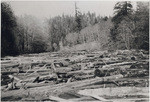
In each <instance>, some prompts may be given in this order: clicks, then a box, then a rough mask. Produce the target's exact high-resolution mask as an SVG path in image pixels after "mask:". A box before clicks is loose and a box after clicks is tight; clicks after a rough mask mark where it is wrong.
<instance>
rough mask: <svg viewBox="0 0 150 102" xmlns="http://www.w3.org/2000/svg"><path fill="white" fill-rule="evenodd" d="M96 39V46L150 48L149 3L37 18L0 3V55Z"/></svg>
mask: <svg viewBox="0 0 150 102" xmlns="http://www.w3.org/2000/svg"><path fill="white" fill-rule="evenodd" d="M91 42H96V43H97V44H98V45H100V46H98V47H97V49H100V50H102V49H107V50H118V49H123V50H124V49H128V50H130V49H137V50H138V49H144V50H149V3H148V2H137V6H136V10H135V9H133V5H132V4H131V2H129V1H123V2H117V3H116V5H115V7H114V16H112V17H110V16H109V17H107V16H105V17H103V16H101V15H96V14H95V13H91V12H88V13H82V12H80V11H79V10H78V9H75V14H74V16H71V15H65V14H63V15H62V16H56V17H52V18H48V19H45V21H44V22H41V21H39V20H38V19H37V18H36V17H34V16H31V15H24V16H20V17H18V16H16V15H15V14H14V12H13V10H12V8H11V6H10V5H9V4H7V3H6V2H2V3H1V56H2V57H4V56H8V55H9V56H16V55H20V54H29V53H42V52H54V51H59V50H61V49H63V48H66V47H68V48H70V47H73V46H76V45H82V44H88V43H91Z"/></svg>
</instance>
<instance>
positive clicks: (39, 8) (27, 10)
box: [7, 1, 135, 19]
mask: <svg viewBox="0 0 150 102" xmlns="http://www.w3.org/2000/svg"><path fill="white" fill-rule="evenodd" d="M7 2H9V4H10V5H11V7H12V9H13V11H14V13H15V15H17V16H20V15H24V14H28V15H33V16H35V17H37V18H40V19H41V18H45V17H46V18H49V17H54V16H57V15H62V14H63V13H64V14H68V15H75V6H74V5H75V2H73V1H11V2H10V1H7ZM76 3H77V7H78V8H79V10H80V12H81V13H86V12H88V11H90V12H95V13H96V15H101V16H109V15H110V16H112V15H113V8H114V5H115V3H116V1H76ZM133 4H135V3H133Z"/></svg>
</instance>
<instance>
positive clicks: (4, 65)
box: [1, 63, 19, 69]
mask: <svg viewBox="0 0 150 102" xmlns="http://www.w3.org/2000/svg"><path fill="white" fill-rule="evenodd" d="M18 66H19V64H18V63H17V64H2V65H1V68H2V69H3V68H14V67H18Z"/></svg>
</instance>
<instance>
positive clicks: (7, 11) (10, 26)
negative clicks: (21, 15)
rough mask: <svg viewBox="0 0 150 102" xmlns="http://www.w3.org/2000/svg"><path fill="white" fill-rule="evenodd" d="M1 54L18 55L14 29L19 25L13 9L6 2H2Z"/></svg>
mask: <svg viewBox="0 0 150 102" xmlns="http://www.w3.org/2000/svg"><path fill="white" fill-rule="evenodd" d="M1 26H2V27H1V28H2V31H1V45H2V46H1V51H2V52H1V55H2V56H6V55H16V54H17V49H16V44H15V36H14V31H15V28H16V26H17V24H16V18H15V16H14V14H13V11H12V9H11V7H10V5H8V4H7V3H5V2H2V3H1Z"/></svg>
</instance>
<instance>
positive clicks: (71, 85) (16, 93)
mask: <svg viewBox="0 0 150 102" xmlns="http://www.w3.org/2000/svg"><path fill="white" fill-rule="evenodd" d="M122 77H123V75H121V74H119V75H113V76H107V77H97V78H93V79H87V80H83V81H75V82H70V83H62V84H57V85H48V86H43V87H36V88H30V90H28V89H27V90H28V91H29V92H30V94H31V95H35V94H36V95H37V94H38V95H40V96H42V95H45V93H47V92H51V93H53V91H54V90H55V91H56V90H58V91H60V90H63V91H68V90H71V89H74V88H78V87H82V86H85V85H89V84H93V83H96V82H101V81H110V80H118V79H119V78H122ZM59 93H60V92H59ZM24 94H26V93H24V92H20V91H19V90H14V91H7V92H2V97H8V96H24Z"/></svg>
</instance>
